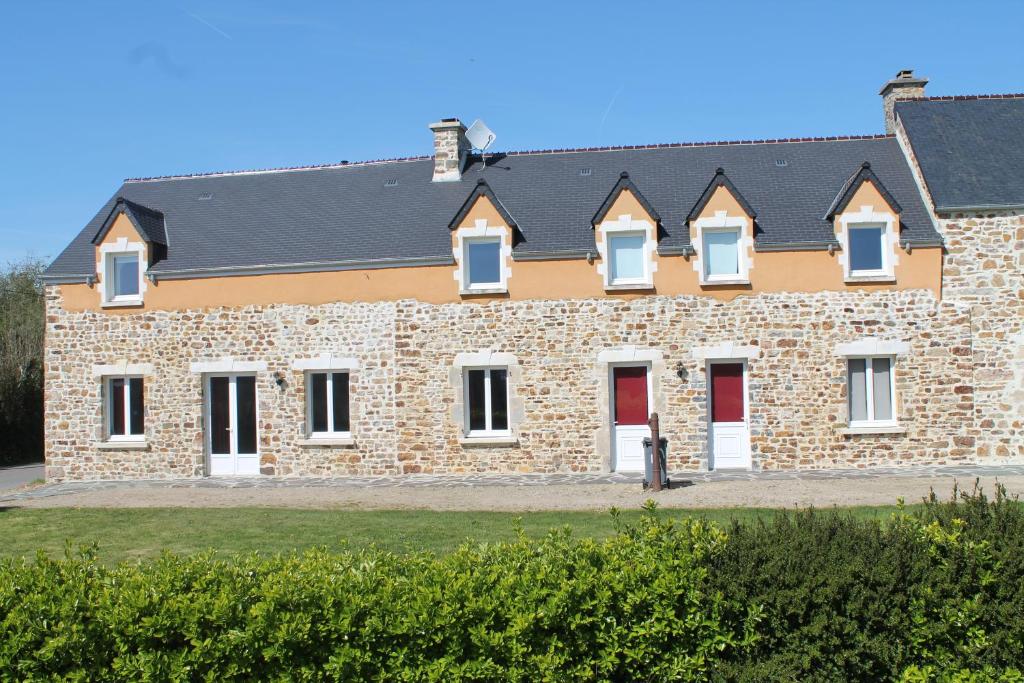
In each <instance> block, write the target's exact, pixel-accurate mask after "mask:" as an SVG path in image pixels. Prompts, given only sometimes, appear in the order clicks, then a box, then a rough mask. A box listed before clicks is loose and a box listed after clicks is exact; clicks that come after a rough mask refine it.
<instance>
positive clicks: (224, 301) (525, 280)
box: [60, 183, 942, 312]
mask: <svg viewBox="0 0 1024 683" xmlns="http://www.w3.org/2000/svg"><path fill="white" fill-rule="evenodd" d="M862 194H863V196H862ZM865 204H872V205H873V206H876V207H881V206H884V200H882V198H881V195H880V194H878V192H877V190H876V189H875V188H874V187H873V186H871V185H870V184H869V183H865V184H864V185H863V186H862V187H861V189H860V190H858V192H857V194H856V195H855V196H854V199H853V201H851V202H850V208H851V210H854V211H859V210H860V207H861V206H862V205H865ZM715 211H727V212H728V215H730V216H736V215H743V211H742V209H741V208H740V206H739V203H738V202H736V200H735V198H733V197H732V195H731V193H729V192H728V191H727V190H725V188H719V190H718V191H716V192H715V194H714V195H713V196H712V198H711V201H709V202H708V205H707V206H706V207H705V209H704V212H703V213H702V215H714V212H715ZM623 214H629V215H631V216H633V217H634V218H642V219H644V220H648V221H650V222H651V223H654V221H653V220H652V219H651V217H650V216H649V215H648V214H647V212H646V211H645V210H644V208H643V206H642V205H641V204H640V202H639V201H637V199H636V197H634V196H633V194H632V193H631V192H630V191H628V190H626V191H624V192H622V193H621V194H620V195H619V197H618V198H617V199H616V201H615V203H614V204H613V205H612V208H611V210H610V211H609V212H608V218H609V219H611V220H614V219H615V218H617V217H618V216H620V215H623ZM477 219H485V220H487V222H488V225H505V222H504V221H503V220H502V218H501V215H500V214H499V213H498V212H497V210H496V209H495V208H494V206H493V205H492V204H491V202H490V200H488V199H487V198H486V197H480V198H479V199H477V201H476V202H475V203H474V205H473V207H472V208H471V210H470V211H469V212H468V214H467V215H466V217H465V219H464V220H463V221H462V222H461V223H460V226H459V227H469V226H473V225H474V224H475V222H476V220H477ZM435 229H444V230H447V229H448V228H447V227H446V226H441V227H439V228H435ZM565 229H566V230H576V229H583V228H578V227H570V226H566V228H565ZM587 229H588V230H589V228H587ZM452 233H453V235H452V238H453V244H454V231H452ZM118 237H126V238H128V240H129V241H139V240H140V239H141V238H140V237H139V236H138V234H137V233H136V232H135V229H134V227H133V226H132V225H131V222H130V221H129V220H128V219H127V218H126V217H125V216H123V215H122V216H120V217H118V219H117V220H116V221H115V223H114V225H113V226H112V228H111V230H110V233H109V234H108V235H107V236H106V239H105V240H104V242H107V241H111V240H116V239H117V238H118ZM172 238H173V236H172ZM527 238H529V235H527ZM594 238H595V247H594V254H595V257H596V256H597V248H596V239H597V238H598V236H597V235H594ZM172 248H173V247H172ZM899 257H900V262H899V264H897V266H896V278H897V281H896V283H895V284H858V285H856V286H855V287H854V286H850V285H846V284H845V283H844V282H843V272H842V267H841V266H840V265H839V263H838V261H837V260H836V256H835V255H832V256H830V255H829V254H828V252H825V251H807V252H760V253H755V254H754V255H753V259H754V267H753V269H752V270H751V271H750V285H749V286H715V287H701V286H700V284H699V278H698V274H697V272H696V271H695V270H694V268H693V259H692V258H690V259H687V258H684V257H682V256H666V257H662V256H658V255H657V254H655V256H654V258H655V261H656V263H657V264H658V269H657V272H655V273H654V283H655V289H654V291H653V292H652V291H650V290H648V291H645V292H637V293H630V292H611V293H606V292H605V291H604V282H603V279H602V276H601V275H600V274H599V273H598V272H597V267H596V264H597V261H595V263H594V264H589V263H587V261H586V260H584V259H571V260H551V261H513V262H512V264H511V267H512V277H510V278H509V281H508V290H509V291H508V294H507V295H491V296H486V295H485V296H474V297H471V298H470V297H467V298H463V297H460V296H459V285H458V282H457V281H456V280H455V278H454V276H453V274H454V272H455V266H454V265H451V266H447V265H446V266H423V267H406V268H379V269H368V270H343V271H332V272H319V273H293V274H275V275H246V276H236V277H217V278H196V279H189V280H163V281H160V280H158V281H157V283H156V284H149V286H148V289H147V291H146V295H145V305H144V306H143V307H142V309H143V310H181V309H196V308H218V307H234V306H245V305H265V304H272V303H289V304H323V303H329V302H334V301H344V302H357V301H364V302H372V301H396V300H399V299H416V300H418V301H423V302H425V303H450V302H458V301H465V302H467V303H472V302H475V301H488V300H492V299H505V298H507V299H519V300H522V299H578V298H604V297H612V298H619V299H631V298H636V297H638V296H649V295H651V294H652V293H653V294H660V295H704V296H711V297H714V298H716V299H722V300H730V299H733V298H735V297H737V296H741V295H744V294H750V293H756V292H769V291H787V292H793V291H806V292H818V291H823V290H840V291H842V290H847V289H851V288H853V289H930V290H932V291H934V292H935V293H936V295H938V294H939V293H940V287H941V272H942V250H941V249H939V248H928V249H923V248H921V249H914V250H913V253H912V254H907V253H905V252H903V251H902V250H901V251H900V254H899ZM60 287H61V293H62V294H63V297H64V307H65V308H66V309H67V310H72V311H81V310H99V309H100V305H99V304H100V302H99V293H98V292H97V291H96V289H95V288H92V287H89V286H87V285H84V284H82V285H60ZM108 310H109V309H108ZM129 310H130V311H138V310H140V309H139V307H135V308H132V309H129ZM111 312H117V311H116V309H115V310H114V311H111Z"/></svg>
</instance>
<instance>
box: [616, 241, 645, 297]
mask: <svg viewBox="0 0 1024 683" xmlns="http://www.w3.org/2000/svg"><path fill="white" fill-rule="evenodd" d="M644 242H645V237H644V234H643V233H629V234H625V235H621V234H620V235H615V234H611V235H609V236H608V257H609V261H610V264H609V266H610V271H609V272H610V279H609V282H610V284H612V285H623V284H636V283H646V282H647V268H646V263H645V262H646V258H645V254H644V246H645V245H644Z"/></svg>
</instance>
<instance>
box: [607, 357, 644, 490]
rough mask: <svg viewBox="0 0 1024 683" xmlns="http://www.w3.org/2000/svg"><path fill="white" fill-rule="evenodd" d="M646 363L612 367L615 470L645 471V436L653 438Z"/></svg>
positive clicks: (613, 456) (613, 467) (611, 402)
mask: <svg viewBox="0 0 1024 683" xmlns="http://www.w3.org/2000/svg"><path fill="white" fill-rule="evenodd" d="M647 375H648V368H647V366H646V365H619V366H613V367H612V378H611V379H612V381H611V394H612V395H611V401H610V404H611V406H612V408H611V412H612V415H611V417H612V448H613V450H614V453H613V454H612V469H613V470H614V471H616V472H643V471H644V444H643V440H644V439H645V438H650V436H651V429H650V427H649V426H648V425H647V420H648V419H649V418H650V409H649V401H650V393H649V392H650V383H649V382H648V377H647Z"/></svg>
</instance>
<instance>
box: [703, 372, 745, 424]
mask: <svg viewBox="0 0 1024 683" xmlns="http://www.w3.org/2000/svg"><path fill="white" fill-rule="evenodd" d="M743 418H744V410H743V363H714V364H713V365H712V366H711V421H712V422H743Z"/></svg>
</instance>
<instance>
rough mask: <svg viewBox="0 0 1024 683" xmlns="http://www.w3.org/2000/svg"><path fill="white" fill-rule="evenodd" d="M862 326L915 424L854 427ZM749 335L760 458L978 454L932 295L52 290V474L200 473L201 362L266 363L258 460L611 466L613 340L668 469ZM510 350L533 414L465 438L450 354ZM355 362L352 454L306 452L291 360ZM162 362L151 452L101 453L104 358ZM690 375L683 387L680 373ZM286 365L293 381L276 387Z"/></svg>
mask: <svg viewBox="0 0 1024 683" xmlns="http://www.w3.org/2000/svg"><path fill="white" fill-rule="evenodd" d="M865 337H879V338H882V339H887V340H901V341H907V342H909V343H910V347H911V349H910V353H909V354H907V355H906V356H901V357H900V358H899V359H898V360H897V365H896V370H895V372H896V386H897V401H898V413H899V419H900V422H901V424H903V425H905V426H906V428H907V432H906V433H905V434H882V435H879V434H874V435H852V436H850V435H843V434H842V433H840V431H839V430H840V429H841V428H842V427H843V426H845V419H846V371H845V361H844V359H843V358H841V357H838V356H836V355H835V353H834V348H835V345H836V344H837V343H841V342H849V341H856V340H859V339H863V338H865ZM722 342H735V343H737V344H743V345H753V346H757V347H759V349H760V356H759V357H758V358H755V359H754V360H751V361H750V363H749V373H750V374H749V378H750V424H751V446H752V451H753V464H754V468H755V469H780V468H821V467H840V466H842V467H847V466H858V467H859V466H871V465H883V464H884V465H890V464H891V465H895V464H906V463H920V464H924V463H932V464H934V463H948V462H955V461H969V460H973V459H974V458H975V455H976V451H975V448H974V445H975V439H976V437H977V436H978V431H977V430H976V429H975V428H974V426H973V425H974V416H975V410H976V407H975V396H976V393H975V391H974V387H973V385H972V373H973V372H974V368H973V365H972V357H971V346H972V339H971V318H970V316H969V313H968V312H967V311H966V310H965V309H964V308H963V307H961V306H957V305H953V304H949V303H940V302H938V301H937V300H936V299H935V298H934V296H933V295H932V294H931V293H930V292H927V291H906V292H885V291H877V292H870V293H869V292H864V291H851V292H831V293H829V292H825V293H819V294H805V293H794V294H762V295H756V296H742V297H739V298H737V299H735V300H734V301H731V302H721V301H717V300H714V299H711V298H709V297H689V296H680V297H665V296H646V297H639V298H635V299H632V300H629V301H624V300H619V299H601V300H596V299H595V300H573V301H516V302H511V301H497V302H493V303H487V304H480V305H476V304H446V305H433V304H422V303H418V302H414V301H400V302H389V303H378V304H341V303H337V304H325V305H318V306H294V305H271V306H248V307H243V308H237V309H218V310H210V311H171V312H168V311H156V312H139V313H127V314H124V313H119V314H108V313H102V312H100V313H97V312H83V313H69V312H67V311H65V310H63V308H62V307H61V298H60V290H59V287H53V286H51V287H48V288H47V351H46V363H47V367H46V401H47V404H46V434H47V435H46V449H47V476H48V478H52V479H55V480H61V479H97V478H104V479H120V478H161V477H182V476H202V475H203V474H204V473H205V455H204V440H203V424H202V423H203V397H202V391H203V388H202V380H201V376H200V375H197V374H193V373H191V372H190V364H191V363H192V362H196V361H210V360H219V359H221V358H223V357H231V358H233V359H235V360H239V361H265V362H266V363H267V364H268V367H267V371H266V372H260V373H258V375H257V388H258V396H259V410H260V416H259V428H260V449H261V454H262V471H263V472H265V473H267V474H270V473H273V474H278V475H304V476H335V475H344V474H399V473H414V472H432V473H453V472H508V471H523V472H526V471H530V472H554V471H589V472H597V471H603V470H605V469H607V467H608V466H609V460H608V451H609V447H608V443H607V441H608V439H607V421H608V415H607V412H608V410H607V397H606V396H603V394H604V393H605V391H606V385H607V381H606V380H607V372H608V367H607V365H605V364H602V363H599V361H598V354H599V353H601V352H602V351H605V350H608V349H624V348H626V349H628V348H629V347H631V346H635V347H637V348H640V349H651V350H656V351H658V352H659V353H660V354H661V356H662V357H663V361H661V362H659V363H655V364H654V371H655V372H656V373H657V376H656V377H655V378H654V386H655V388H656V393H655V408H656V409H657V410H658V411H659V413H660V415H661V424H662V433H663V435H665V436H667V437H668V438H669V440H670V447H669V451H670V456H669V461H670V469H671V470H676V471H678V470H697V469H704V468H706V467H707V423H706V420H707V414H706V413H707V410H706V405H707V390H706V381H705V380H706V378H705V370H704V366H703V362H700V361H697V360H694V359H693V356H692V350H693V348H694V347H696V346H702V345H711V344H716V343H722ZM481 350H491V351H496V352H507V353H512V354H514V355H515V356H516V358H517V360H518V363H519V371H518V372H517V375H518V377H517V378H516V381H515V383H514V386H513V391H514V392H515V393H516V396H515V399H514V400H515V401H516V402H521V404H522V406H523V410H522V421H521V422H520V423H519V424H518V425H517V428H516V431H517V436H518V440H517V443H515V444H512V445H502V446H500V447H498V446H479V445H466V444H463V443H460V438H459V437H460V426H459V425H458V424H457V423H456V422H455V421H454V420H453V414H456V413H457V411H456V409H455V408H456V406H455V404H456V402H457V397H456V391H455V390H454V389H453V388H452V381H451V379H452V375H451V368H452V364H453V361H454V357H455V354H456V353H459V352H475V351H481ZM321 353H333V354H335V355H343V356H352V357H355V358H356V359H358V361H359V364H360V369H359V370H357V371H356V372H355V373H354V374H353V376H352V432H353V439H354V442H355V443H354V445H352V446H350V447H334V448H324V447H309V446H303V445H300V442H301V441H302V439H303V436H304V433H303V429H304V424H303V421H304V407H303V406H304V386H303V377H302V373H301V372H298V371H295V370H293V369H292V362H293V361H294V360H295V359H297V358H310V357H315V356H318V355H320V354H321ZM120 361H127V362H131V363H151V364H153V366H154V371H153V375H152V376H150V377H147V378H146V430H147V440H148V449H147V450H144V451H125V450H109V449H108V448H107V447H103V448H101V447H100V446H99V444H100V442H101V440H102V435H103V425H102V418H103V411H102V400H101V382H100V380H99V379H98V378H96V377H93V376H92V366H93V365H94V364H110V363H116V362H120ZM680 374H681V375H682V378H681V377H680V376H679V375H680ZM275 375H279V376H280V377H281V378H282V379H283V380H284V384H283V386H280V387H279V386H278V385H277V382H276V381H275Z"/></svg>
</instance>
